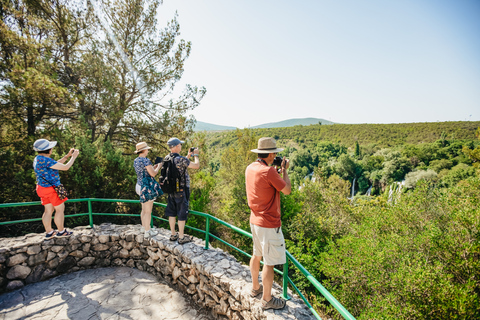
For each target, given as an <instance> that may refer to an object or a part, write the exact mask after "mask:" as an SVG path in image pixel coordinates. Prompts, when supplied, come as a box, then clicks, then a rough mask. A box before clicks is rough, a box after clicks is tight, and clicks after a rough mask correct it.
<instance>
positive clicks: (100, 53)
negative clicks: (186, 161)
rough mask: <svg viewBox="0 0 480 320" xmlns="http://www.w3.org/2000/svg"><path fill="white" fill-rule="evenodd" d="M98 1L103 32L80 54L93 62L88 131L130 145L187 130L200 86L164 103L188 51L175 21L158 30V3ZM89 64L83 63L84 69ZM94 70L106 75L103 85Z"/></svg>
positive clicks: (87, 94) (200, 95)
mask: <svg viewBox="0 0 480 320" xmlns="http://www.w3.org/2000/svg"><path fill="white" fill-rule="evenodd" d="M99 3H101V6H100V7H99V8H98V10H97V15H98V16H99V21H100V22H101V23H102V30H103V33H102V32H100V33H99V34H98V35H97V38H96V39H95V42H94V43H93V44H92V45H91V48H92V49H93V50H92V51H91V56H85V58H88V59H87V60H85V62H87V61H92V62H95V61H96V64H93V65H94V66H95V67H96V68H95V71H96V72H92V73H89V74H87V76H88V78H87V79H85V85H87V84H90V86H89V87H88V88H89V89H90V90H86V89H87V87H85V90H84V91H83V92H84V94H85V99H86V100H88V101H89V104H86V105H85V108H86V109H85V110H84V113H85V114H88V115H90V116H89V117H88V119H89V121H88V123H89V126H90V127H91V129H92V132H95V134H96V135H102V136H103V138H104V140H107V139H110V140H111V141H116V142H119V143H124V144H130V143H131V142H133V141H138V140H140V139H147V140H148V141H151V142H164V141H165V140H166V138H167V137H169V136H172V135H178V136H181V135H182V132H183V131H184V130H187V131H188V130H191V128H192V126H193V123H194V119H193V118H187V117H186V116H185V113H186V112H187V111H188V110H191V109H193V108H195V107H196V106H197V105H198V104H199V103H200V100H201V99H202V98H203V96H204V95H205V93H206V90H205V88H200V89H199V88H197V87H193V86H190V85H187V86H186V88H185V90H184V92H183V93H182V94H181V95H180V97H179V98H178V99H176V100H173V99H170V100H168V101H166V102H164V101H163V100H164V99H166V98H168V97H169V96H171V95H172V93H173V90H174V88H175V84H176V83H177V82H178V81H179V80H180V78H181V76H182V74H183V71H184V63H185V60H186V59H187V58H188V57H189V55H190V51H191V43H190V42H186V41H184V40H179V41H177V39H176V38H177V37H178V36H179V34H180V25H179V23H178V21H177V17H176V16H175V17H174V18H173V19H172V21H170V23H168V25H167V27H166V28H165V29H163V30H158V26H157V19H156V15H157V11H158V8H159V6H160V4H161V1H160V0H133V1H126V0H113V1H109V0H105V1H99V2H97V4H99ZM88 65H89V64H88V63H84V66H85V68H86V70H87V69H88ZM99 69H105V70H106V72H107V74H108V78H107V83H106V85H104V86H101V85H100V86H99V85H98V83H99V82H100V79H99V78H102V77H103V74H102V72H98V71H99ZM102 93H105V96H103V97H101V94H102ZM97 110H98V111H99V112H98V111H97Z"/></svg>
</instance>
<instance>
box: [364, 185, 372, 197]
mask: <svg viewBox="0 0 480 320" xmlns="http://www.w3.org/2000/svg"><path fill="white" fill-rule="evenodd" d="M371 193H372V186H370V187H369V188H368V190H367V192H366V193H365V195H366V196H370V194H371Z"/></svg>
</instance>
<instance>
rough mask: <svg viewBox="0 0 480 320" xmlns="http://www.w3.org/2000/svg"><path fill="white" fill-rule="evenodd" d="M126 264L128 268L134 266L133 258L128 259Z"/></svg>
mask: <svg viewBox="0 0 480 320" xmlns="http://www.w3.org/2000/svg"><path fill="white" fill-rule="evenodd" d="M126 266H127V267H130V268H134V267H135V261H133V259H130V260H128V261H127V263H126Z"/></svg>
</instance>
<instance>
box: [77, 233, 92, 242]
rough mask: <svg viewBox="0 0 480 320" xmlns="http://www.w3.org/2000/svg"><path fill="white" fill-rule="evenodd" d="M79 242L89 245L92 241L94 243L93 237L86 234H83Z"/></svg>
mask: <svg viewBox="0 0 480 320" xmlns="http://www.w3.org/2000/svg"><path fill="white" fill-rule="evenodd" d="M79 240H80V242H82V243H89V242H90V241H92V237H91V236H88V235H86V234H82V235H81V236H80V239H79Z"/></svg>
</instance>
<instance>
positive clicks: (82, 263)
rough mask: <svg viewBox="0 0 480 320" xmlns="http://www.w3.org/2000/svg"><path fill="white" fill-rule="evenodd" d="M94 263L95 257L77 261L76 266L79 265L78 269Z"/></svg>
mask: <svg viewBox="0 0 480 320" xmlns="http://www.w3.org/2000/svg"><path fill="white" fill-rule="evenodd" d="M94 262H95V257H85V258H83V259H82V260H80V261H78V262H77V265H79V266H80V267H87V266H90V265H91V264H93V263H94Z"/></svg>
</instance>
